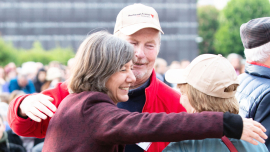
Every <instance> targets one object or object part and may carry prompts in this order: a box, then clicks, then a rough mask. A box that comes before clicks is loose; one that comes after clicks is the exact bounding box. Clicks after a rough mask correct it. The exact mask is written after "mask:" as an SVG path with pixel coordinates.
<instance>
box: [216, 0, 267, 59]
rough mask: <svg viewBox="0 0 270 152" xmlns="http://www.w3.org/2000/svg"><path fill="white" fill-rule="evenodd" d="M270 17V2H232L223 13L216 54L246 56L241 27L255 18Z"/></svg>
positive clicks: (253, 0)
mask: <svg viewBox="0 0 270 152" xmlns="http://www.w3.org/2000/svg"><path fill="white" fill-rule="evenodd" d="M268 16H270V3H269V0H231V1H229V2H228V4H227V6H226V7H225V8H224V9H223V10H222V11H221V14H220V16H219V28H218V31H217V32H216V34H215V40H214V47H215V49H216V53H220V54H223V55H228V54H229V53H237V54H240V55H242V56H243V55H244V51H243V50H244V47H243V44H242V42H241V38H240V26H241V25H242V24H243V23H246V22H248V21H249V20H251V19H254V18H260V17H268Z"/></svg>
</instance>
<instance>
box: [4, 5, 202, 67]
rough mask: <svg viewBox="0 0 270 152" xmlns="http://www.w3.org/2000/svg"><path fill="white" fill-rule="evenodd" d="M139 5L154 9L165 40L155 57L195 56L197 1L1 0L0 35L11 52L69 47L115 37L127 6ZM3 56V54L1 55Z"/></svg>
mask: <svg viewBox="0 0 270 152" xmlns="http://www.w3.org/2000/svg"><path fill="white" fill-rule="evenodd" d="M133 3H143V4H145V5H148V6H151V7H153V8H155V9H156V11H157V12H158V15H159V19H160V23H161V27H162V29H163V31H164V33H165V34H164V35H162V37H161V40H162V42H161V49H160V50H161V51H160V53H159V57H161V58H164V59H165V60H167V62H168V63H171V61H174V60H177V61H180V60H182V59H188V60H192V59H194V58H195V57H196V56H197V55H198V47H197V42H196V39H197V27H198V23H197V14H196V0H170V1H168V0H143V1H142V0H113V1H112V0H76V1H75V0H35V1H32V0H0V33H1V36H2V38H3V39H4V40H5V41H11V42H12V43H13V45H14V46H15V47H18V48H25V49H29V48H31V47H32V44H33V42H34V41H40V42H41V43H42V46H43V47H44V48H45V49H51V48H54V47H56V46H61V47H72V48H73V49H74V51H76V49H77V48H78V46H79V44H80V43H81V42H82V41H83V39H84V38H85V37H86V36H87V35H89V34H91V33H93V32H95V31H99V30H107V31H108V32H110V33H113V29H114V24H115V20H116V16H117V14H118V13H119V11H120V10H121V9H122V8H124V7H125V6H127V5H129V4H133ZM0 51H1V50H0Z"/></svg>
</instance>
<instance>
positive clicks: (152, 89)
mask: <svg viewBox="0 0 270 152" xmlns="http://www.w3.org/2000/svg"><path fill="white" fill-rule="evenodd" d="M156 79H157V78H156V72H155V70H154V69H153V71H152V74H151V76H150V85H149V86H148V87H147V88H146V89H145V98H146V100H145V104H144V107H143V112H144V111H147V109H149V108H150V107H149V106H152V103H149V102H153V103H154V101H155V100H156V98H157V96H156V94H157V90H158V81H157V80H156Z"/></svg>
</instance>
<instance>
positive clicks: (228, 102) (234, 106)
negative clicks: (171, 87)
mask: <svg viewBox="0 0 270 152" xmlns="http://www.w3.org/2000/svg"><path fill="white" fill-rule="evenodd" d="M178 87H179V88H180V89H181V91H184V92H186V94H187V96H188V99H189V102H190V105H191V106H192V107H193V108H194V109H195V110H196V111H197V112H203V111H216V112H230V113H234V114H238V113H239V103H238V101H237V100H236V98H235V97H231V98H219V97H214V96H209V95H207V94H205V93H203V92H201V91H199V90H197V89H195V88H194V87H192V86H191V85H190V84H188V83H185V84H178ZM237 87H238V84H232V85H230V86H229V87H227V88H226V89H225V90H224V92H231V91H235V90H236V89H237Z"/></svg>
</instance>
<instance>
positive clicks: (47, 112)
mask: <svg viewBox="0 0 270 152" xmlns="http://www.w3.org/2000/svg"><path fill="white" fill-rule="evenodd" d="M68 94H69V93H68V90H67V84H66V82H64V83H59V84H57V86H56V87H55V88H53V89H49V90H45V91H43V92H42V93H39V94H33V95H22V96H19V97H17V98H16V99H14V100H13V101H12V102H11V103H10V105H9V110H8V123H9V125H10V127H11V128H12V130H13V131H14V132H15V133H16V134H18V135H20V136H28V137H37V138H44V137H45V134H46V131H47V127H48V124H49V121H50V118H51V117H52V116H53V112H55V111H56V108H57V107H58V106H59V104H60V103H61V101H62V100H63V99H64V98H65V97H66V96H67V95H68Z"/></svg>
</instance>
